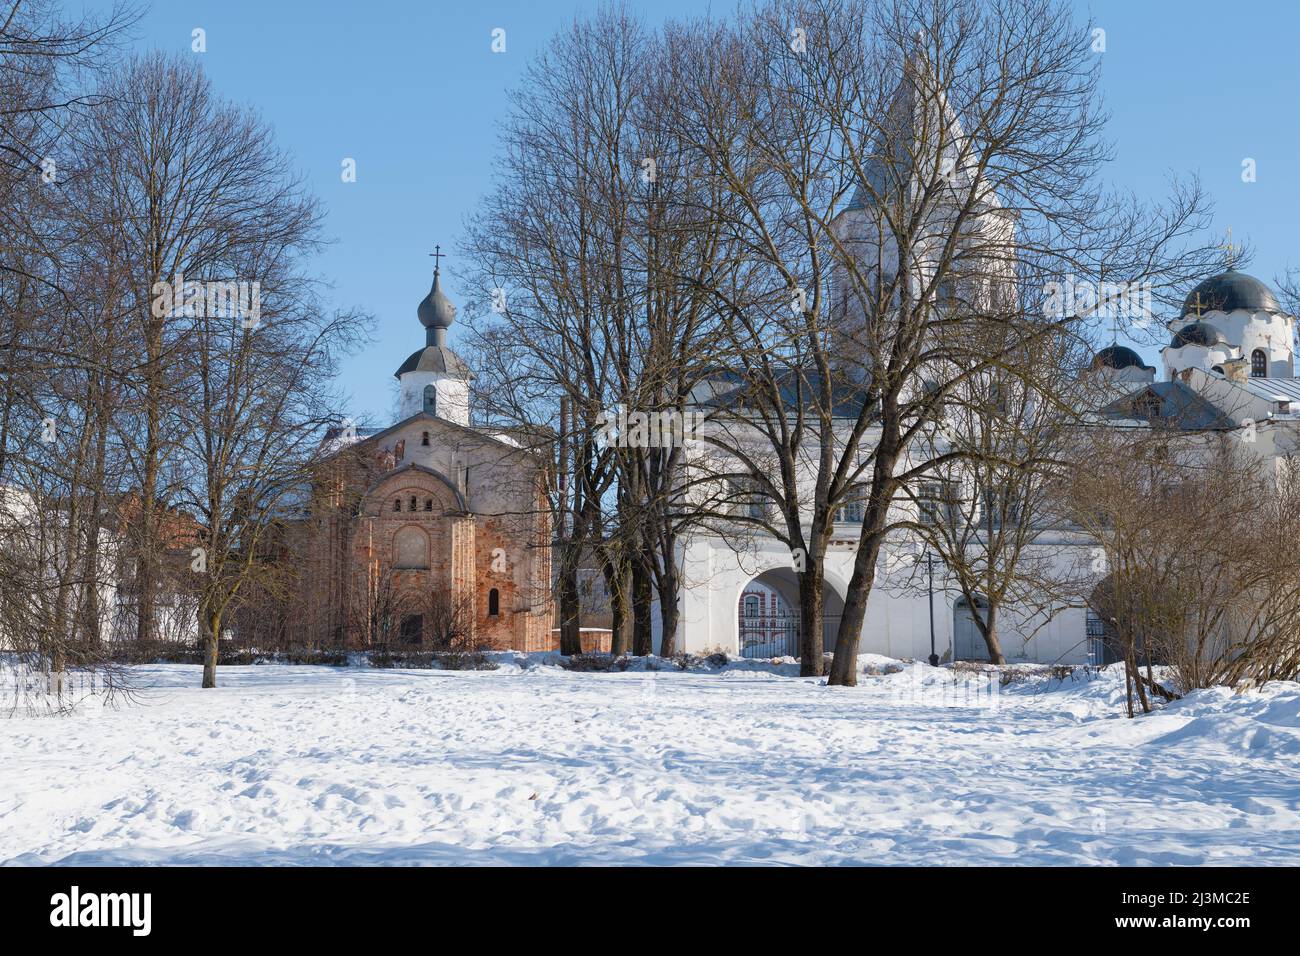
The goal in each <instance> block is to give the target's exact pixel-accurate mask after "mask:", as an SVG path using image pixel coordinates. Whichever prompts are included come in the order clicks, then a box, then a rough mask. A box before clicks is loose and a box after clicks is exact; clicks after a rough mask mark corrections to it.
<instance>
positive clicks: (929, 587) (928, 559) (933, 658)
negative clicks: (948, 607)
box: [925, 549, 939, 667]
mask: <svg viewBox="0 0 1300 956" xmlns="http://www.w3.org/2000/svg"><path fill="white" fill-rule="evenodd" d="M925 572H926V581H927V583H926V591H927V592H928V594H929V598H930V666H931V667H938V666H939V655H938V653H937V652H936V651H935V649H934V555H933V554H932V553H931V552H930V551H929V549H927V550H926V552H925Z"/></svg>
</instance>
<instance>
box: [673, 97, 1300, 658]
mask: <svg viewBox="0 0 1300 956" xmlns="http://www.w3.org/2000/svg"><path fill="white" fill-rule="evenodd" d="M914 99H917V100H921V101H926V102H934V101H935V100H936V99H937V100H938V101H939V102H940V103H942V104H943V105H942V106H941V109H944V110H945V114H944V115H943V116H941V117H940V118H939V120H938V122H940V123H946V124H948V125H949V126H950V127H953V128H955V130H956V132H955V134H954V135H953V136H951V137H949V138H948V141H949V142H957V141H959V140H960V137H961V136H962V135H963V134H962V133H961V131H960V126H959V124H958V122H957V119H956V117H955V116H954V115H952V113H951V110H948V109H947V105H946V102H945V101H944V98H943V96H942V95H941V94H940V95H939V96H938V97H929V98H914V97H912V96H910V95H909V83H908V82H907V81H904V83H903V84H901V85H900V87H899V92H898V94H897V95H896V97H895V102H894V104H893V107H892V110H893V111H894V112H895V113H896V114H897V116H898V119H899V121H900V122H902V123H911V124H912V125H913V127H919V126H920V124H921V123H926V126H925V128H927V129H933V128H934V123H933V117H923V118H922V119H920V120H918V119H917V118H916V116H915V115H914V113H915V111H916V110H917V109H918V107H916V106H914V105H913V100H914ZM956 172H957V176H958V178H960V177H961V175H963V173H962V171H961V170H960V169H959V170H957V171H956ZM868 174H869V175H870V174H871V171H870V170H868ZM956 186H957V187H958V188H962V187H964V186H965V183H961V182H958V183H957V184H956ZM863 193H864V191H863V190H861V189H859V195H858V196H857V197H855V199H854V201H853V202H852V203H851V204H849V206H848V207H847V208H846V209H845V210H844V211H843V212H842V213H841V214H840V217H839V219H837V220H836V223H835V225H836V228H838V229H840V230H854V229H855V228H857V218H860V217H861V216H862V210H863V207H864V203H865V201H866V200H865V199H864V197H863ZM986 209H987V212H986V213H985V215H984V217H983V222H981V223H980V225H979V227H978V228H980V229H982V230H983V231H984V232H985V234H986V235H989V234H990V233H991V234H992V236H993V237H994V239H995V240H997V239H999V237H1000V239H1001V240H1002V241H1004V242H1006V243H1007V244H1008V245H1010V244H1011V243H1012V242H1013V241H1014V239H1013V236H1012V232H1013V226H1012V221H1011V218H1010V217H1008V216H1004V215H1002V212H1003V210H1002V207H1001V204H1000V203H999V201H998V199H997V197H996V196H992V195H990V196H989V198H988V202H987V205H986ZM840 234H841V235H844V234H845V233H844V232H843V231H842V232H841V233H840ZM862 234H870V230H869V229H866V230H862V229H859V231H858V232H855V233H850V235H854V236H856V235H862ZM869 253H870V258H871V259H874V258H875V257H876V254H877V253H880V254H881V261H888V257H889V256H890V255H891V254H892V253H891V250H889V249H883V250H882V249H875V248H873V249H872V250H869ZM1231 265H1232V264H1231V261H1229V268H1228V271H1226V272H1224V273H1222V274H1221V275H1216V276H1214V277H1212V278H1210V279H1207V280H1206V281H1204V282H1201V283H1200V284H1199V285H1197V286H1196V287H1195V288H1193V289H1192V290H1191V291H1190V292H1189V293H1188V295H1187V297H1186V301H1185V303H1184V305H1183V307H1182V309H1181V313H1180V315H1179V317H1178V318H1177V319H1174V320H1172V321H1170V322H1169V323H1168V328H1169V332H1170V334H1171V338H1170V341H1169V344H1168V345H1167V346H1165V347H1164V348H1163V350H1162V362H1163V365H1164V368H1163V375H1162V376H1161V377H1160V380H1159V381H1157V370H1156V369H1155V368H1154V367H1152V366H1149V365H1146V364H1145V363H1144V362H1143V361H1142V359H1141V358H1140V357H1139V355H1138V354H1137V353H1136V352H1135V351H1133V350H1132V349H1130V348H1127V347H1124V346H1121V345H1118V344H1115V345H1112V346H1110V347H1108V348H1104V349H1102V350H1100V351H1099V352H1098V353H1097V354H1096V356H1095V358H1094V359H1093V369H1092V372H1093V377H1094V378H1095V379H1099V380H1101V382H1102V384H1103V387H1104V389H1105V391H1106V392H1107V394H1108V395H1109V396H1110V400H1109V402H1108V403H1107V404H1106V412H1105V413H1104V414H1103V416H1102V420H1103V421H1105V422H1110V423H1112V424H1114V425H1116V426H1132V425H1134V424H1138V425H1145V424H1148V423H1149V421H1150V415H1159V416H1160V417H1161V418H1162V419H1163V420H1164V421H1165V422H1167V423H1169V424H1170V425H1171V426H1172V427H1174V428H1179V429H1184V430H1186V431H1187V432H1188V433H1194V432H1197V431H1208V430H1221V429H1225V428H1235V427H1241V426H1242V425H1243V423H1250V424H1254V426H1255V429H1256V435H1257V440H1256V441H1255V442H1253V443H1252V444H1251V446H1250V447H1251V449H1252V450H1253V452H1254V453H1256V454H1258V455H1259V456H1260V458H1261V461H1260V465H1261V468H1267V467H1268V466H1270V465H1272V464H1274V463H1275V462H1274V461H1272V460H1270V459H1276V458H1279V457H1281V456H1285V455H1289V454H1293V453H1295V452H1296V451H1297V450H1300V380H1298V379H1297V378H1296V377H1295V346H1294V337H1293V332H1292V327H1293V323H1294V316H1292V315H1290V314H1288V313H1287V312H1286V311H1285V310H1284V309H1283V308H1282V306H1281V305H1280V304H1279V302H1278V298H1277V296H1276V295H1275V294H1274V293H1273V291H1272V290H1270V289H1269V287H1268V286H1267V285H1266V284H1265V283H1263V282H1261V281H1260V280H1258V279H1256V278H1254V277H1253V276H1249V275H1246V274H1244V273H1242V272H1239V271H1237V270H1236V269H1235V268H1232V267H1231ZM995 281H996V280H995ZM720 387H725V386H722V385H720V383H718V382H708V381H706V382H705V383H703V384H702V385H701V386H700V387H699V388H698V389H697V391H696V393H695V395H694V396H693V397H694V399H695V401H696V404H697V407H699V408H704V407H707V406H708V405H709V404H710V402H715V401H717V400H718V394H719V391H718V390H719V388H720ZM724 400H725V396H724ZM1139 409H1149V410H1150V414H1149V415H1148V417H1146V418H1142V416H1140V415H1137V414H1136V411H1137V410H1139ZM846 424H847V422H846ZM877 437H878V436H877V435H876V434H873V430H872V429H869V430H868V432H867V433H866V435H865V436H864V437H863V440H862V444H863V447H865V448H869V447H871V446H872V445H873V444H874V443H875V441H876V440H877ZM892 507H893V508H895V509H897V510H899V511H900V512H906V511H907V510H908V509H909V508H910V509H912V511H913V515H911V517H916V515H915V510H916V508H917V505H916V504H915V503H913V502H912V501H910V500H909V501H898V500H896V501H895V502H894V504H893V506H892ZM901 516H902V517H908V515H906V514H903V515H901ZM836 518H837V521H836V524H835V530H836V532H838V533H833V534H832V536H831V539H830V543H829V547H828V550H827V554H826V558H825V561H824V563H823V567H824V569H825V587H824V592H823V609H824V621H825V623H824V624H823V631H824V641H825V646H826V647H827V649H828V650H829V649H831V648H832V647H833V642H834V638H835V634H836V631H837V629H838V625H839V618H840V615H841V613H842V611H843V608H844V600H845V596H846V590H847V584H848V582H849V580H850V577H851V575H852V570H853V562H854V558H855V555H856V550H857V543H858V534H859V529H860V524H861V513H860V508H855V507H854V506H852V505H850V506H848V507H845V508H841V509H840V511H839V512H838V513H837V515H836ZM912 544H913V548H912V549H910V551H909V554H908V559H909V560H910V562H911V564H912V570H911V571H910V572H908V573H906V574H905V575H904V577H906V579H907V581H908V584H907V586H905V587H882V586H880V585H879V583H878V584H877V586H876V587H874V588H873V589H872V592H871V596H870V599H869V602H868V606H867V611H866V616H865V620H864V622H863V627H862V631H861V634H862V637H861V644H860V651H861V652H863V653H876V654H882V655H887V656H889V657H895V658H900V657H901V658H914V659H924V658H926V657H929V656H930V655H931V653H932V647H933V652H934V653H935V655H936V656H938V657H939V658H940V659H941V660H971V659H975V660H978V659H987V657H988V651H987V647H986V646H985V643H984V641H983V639H982V637H981V636H980V633H979V630H978V628H977V627H976V625H975V621H974V614H977V613H979V612H980V608H979V607H976V608H974V609H972V608H970V607H969V606H967V603H966V601H965V599H963V598H961V597H960V593H961V592H960V591H959V590H958V589H957V588H956V586H955V584H954V583H953V582H952V581H950V580H948V578H947V577H946V576H945V573H944V569H943V567H942V564H941V563H935V562H926V563H924V564H922V565H921V568H920V569H918V568H917V564H918V563H919V562H918V558H919V557H920V554H921V550H922V549H920V548H917V547H915V545H916V544H917V543H916V542H912ZM1033 547H1034V548H1036V549H1041V553H1042V554H1045V555H1046V556H1047V557H1048V558H1049V560H1051V561H1053V562H1055V561H1058V560H1059V561H1061V562H1069V563H1070V564H1075V563H1076V562H1077V561H1078V558H1079V552H1080V549H1085V548H1086V549H1091V548H1092V547H1093V542H1091V541H1089V540H1087V539H1085V538H1083V537H1082V536H1081V535H1080V533H1079V532H1078V531H1077V530H1073V531H1071V530H1069V529H1058V528H1044V529H1042V531H1041V533H1040V534H1038V535H1037V536H1036V538H1035V540H1034V544H1033ZM889 552H890V546H889V544H888V543H887V544H886V547H885V550H884V551H883V552H882V555H881V562H882V564H883V565H888V564H889V563H890V561H891V558H892V559H893V560H894V561H896V562H897V561H899V560H902V556H901V555H898V554H895V555H893V556H891V555H890V553H889ZM679 566H680V570H681V578H682V581H683V587H682V590H681V596H680V605H679V631H678V634H677V646H678V648H679V649H681V650H684V651H687V652H691V653H704V652H711V651H718V650H720V651H724V652H727V653H729V654H733V655H734V654H740V655H742V656H752V657H770V656H779V655H786V654H789V655H792V656H793V655H796V654H797V653H798V651H797V648H798V646H799V644H798V633H797V630H798V619H799V614H798V607H799V594H798V586H797V577H796V574H795V571H794V570H793V568H792V561H791V554H790V552H789V550H788V548H787V547H786V546H785V545H784V544H783V543H782V542H780V541H778V540H776V539H775V538H773V537H771V536H769V535H763V534H757V535H755V536H754V537H753V538H752V540H751V541H749V542H747V546H746V547H738V546H737V543H736V538H735V537H734V536H727V535H724V534H719V533H717V532H715V531H709V530H701V529H696V530H695V531H693V532H692V533H690V534H689V535H688V536H686V538H685V539H684V541H683V543H682V544H681V547H680V555H679ZM887 570H888V569H887ZM918 571H919V573H918ZM877 581H878V582H879V581H880V576H879V575H878V576H877ZM976 603H977V605H978V603H979V602H978V601H977V602H976ZM999 617H1000V622H1001V623H1000V624H999V628H998V630H999V637H1000V639H1001V643H1002V647H1003V651H1004V653H1005V655H1006V657H1007V660H1008V661H1011V662H1017V661H1022V662H1038V663H1085V662H1093V663H1102V662H1104V661H1103V660H1102V658H1103V656H1104V655H1105V653H1106V649H1105V647H1104V645H1103V642H1102V641H1101V640H1100V633H1101V629H1100V627H1099V623H1100V622H1099V621H1098V620H1096V619H1090V618H1091V613H1090V612H1089V611H1087V610H1085V609H1084V608H1081V607H1065V606H1062V607H1059V608H1056V609H1054V610H1049V611H1048V612H1047V613H1046V614H1044V612H1043V609H1042V608H1036V609H1033V610H1032V611H1031V610H1029V609H1027V608H1017V607H1015V606H1010V607H1003V608H1002V609H1001V610H1000V612H999ZM653 619H654V622H655V625H656V626H657V625H658V614H657V613H656V614H655V615H654V616H653ZM657 641H658V635H657V634H656V644H657Z"/></svg>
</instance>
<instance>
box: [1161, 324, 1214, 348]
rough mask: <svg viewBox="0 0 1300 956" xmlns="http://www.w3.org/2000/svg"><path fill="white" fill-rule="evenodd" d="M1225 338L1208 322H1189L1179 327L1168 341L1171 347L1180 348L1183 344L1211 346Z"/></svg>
mask: <svg viewBox="0 0 1300 956" xmlns="http://www.w3.org/2000/svg"><path fill="white" fill-rule="evenodd" d="M1226 341H1227V339H1225V338H1224V337H1223V333H1222V332H1220V331H1219V330H1218V329H1216V328H1215V327H1214V326H1212V325H1210V323H1208V322H1189V323H1187V324H1186V325H1184V326H1183V327H1182V328H1181V329H1179V330H1178V331H1177V332H1175V333H1174V337H1173V339H1171V340H1170V342H1169V347H1170V348H1171V349H1180V348H1182V347H1183V346H1184V345H1203V346H1205V347H1206V348H1211V347H1212V346H1215V345H1222V344H1223V343H1225V342H1226Z"/></svg>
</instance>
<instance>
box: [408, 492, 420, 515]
mask: <svg viewBox="0 0 1300 956" xmlns="http://www.w3.org/2000/svg"><path fill="white" fill-rule="evenodd" d="M417 507H418V506H417V505H416V503H415V495H411V507H410V508H409V509H408V510H410V511H414V510H415V509H416V508H417Z"/></svg>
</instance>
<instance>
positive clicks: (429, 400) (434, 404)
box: [424, 385, 438, 415]
mask: <svg viewBox="0 0 1300 956" xmlns="http://www.w3.org/2000/svg"><path fill="white" fill-rule="evenodd" d="M424 410H425V411H426V412H428V413H429V414H430V415H437V414H438V389H437V387H436V386H434V385H426V386H424Z"/></svg>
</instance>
